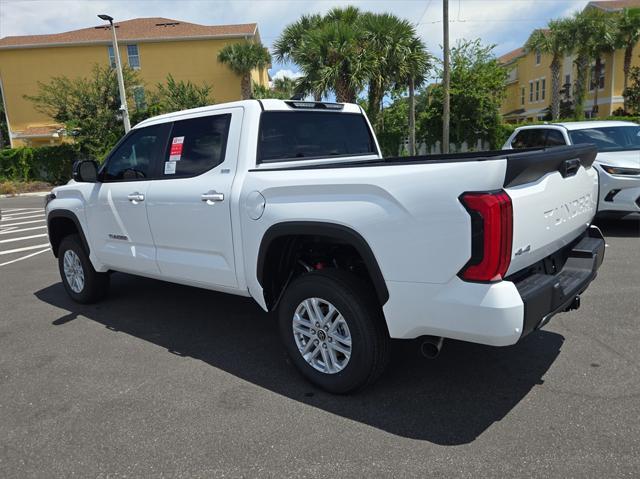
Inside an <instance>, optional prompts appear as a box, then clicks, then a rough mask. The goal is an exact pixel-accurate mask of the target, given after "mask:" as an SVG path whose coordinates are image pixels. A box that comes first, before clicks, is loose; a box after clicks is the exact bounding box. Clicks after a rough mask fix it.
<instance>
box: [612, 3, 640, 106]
mask: <svg viewBox="0 0 640 479" xmlns="http://www.w3.org/2000/svg"><path fill="white" fill-rule="evenodd" d="M615 29H616V46H617V47H618V48H624V64H623V67H622V71H623V72H624V86H623V89H622V95H623V98H624V111H627V108H628V106H629V105H628V104H627V95H626V91H627V86H628V84H629V74H630V73H631V60H632V59H633V49H634V48H635V46H636V44H637V43H638V41H640V8H625V9H623V10H622V12H621V13H620V14H619V15H618V16H617V17H616V25H615Z"/></svg>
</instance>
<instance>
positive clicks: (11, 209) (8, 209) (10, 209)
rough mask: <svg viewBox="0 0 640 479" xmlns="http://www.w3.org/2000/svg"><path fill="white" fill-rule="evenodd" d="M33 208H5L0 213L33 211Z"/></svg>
mask: <svg viewBox="0 0 640 479" xmlns="http://www.w3.org/2000/svg"><path fill="white" fill-rule="evenodd" d="M34 209H35V208H5V209H4V210H2V211H5V212H7V213H13V212H14V211H24V210H34Z"/></svg>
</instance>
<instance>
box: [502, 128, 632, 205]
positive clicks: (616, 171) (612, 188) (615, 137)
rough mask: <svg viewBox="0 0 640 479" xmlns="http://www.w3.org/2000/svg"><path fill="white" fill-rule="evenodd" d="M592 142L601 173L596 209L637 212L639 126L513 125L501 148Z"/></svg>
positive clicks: (541, 146) (597, 166) (597, 165)
mask: <svg viewBox="0 0 640 479" xmlns="http://www.w3.org/2000/svg"><path fill="white" fill-rule="evenodd" d="M580 143H592V144H595V146H596V147H597V148H598V156H597V157H596V161H595V163H594V166H595V167H596V170H597V171H598V174H599V176H600V193H599V201H598V213H600V214H605V215H614V216H624V215H627V214H629V213H638V212H640V126H638V125H637V124H636V123H632V122H629V121H576V122H564V123H550V124H545V125H532V126H523V127H520V128H516V129H515V131H514V132H513V133H512V134H511V136H510V137H509V139H508V140H507V142H506V143H505V145H504V147H503V149H522V148H546V147H551V146H561V145H577V144H580Z"/></svg>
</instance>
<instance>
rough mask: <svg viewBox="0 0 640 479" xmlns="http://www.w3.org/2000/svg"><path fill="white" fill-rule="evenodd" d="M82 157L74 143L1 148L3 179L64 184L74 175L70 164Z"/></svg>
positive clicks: (0, 168) (1, 172) (1, 177)
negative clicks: (38, 146)
mask: <svg viewBox="0 0 640 479" xmlns="http://www.w3.org/2000/svg"><path fill="white" fill-rule="evenodd" d="M79 157H80V154H79V153H78V149H77V147H76V146H75V145H71V144H62V145H57V146H43V147H40V148H29V147H20V148H8V149H4V150H0V180H12V181H46V182H47V183H52V184H55V185H60V184H64V183H66V182H67V181H69V180H70V179H71V168H72V166H73V163H74V162H75V161H76V160H77V159H78V158H79Z"/></svg>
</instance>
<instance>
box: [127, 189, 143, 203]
mask: <svg viewBox="0 0 640 479" xmlns="http://www.w3.org/2000/svg"><path fill="white" fill-rule="evenodd" d="M127 198H128V199H129V201H131V202H132V203H134V204H136V203H139V202H140V201H144V195H142V194H140V193H138V192H137V191H136V192H135V193H131V194H130V195H129V196H127Z"/></svg>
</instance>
